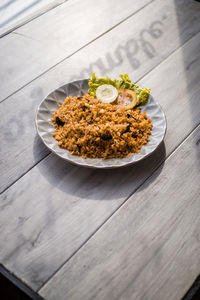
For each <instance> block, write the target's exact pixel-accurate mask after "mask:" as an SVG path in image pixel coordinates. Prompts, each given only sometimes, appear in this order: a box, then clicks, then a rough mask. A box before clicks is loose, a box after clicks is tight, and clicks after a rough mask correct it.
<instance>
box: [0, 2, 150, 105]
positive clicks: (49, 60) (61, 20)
mask: <svg viewBox="0 0 200 300" xmlns="http://www.w3.org/2000/svg"><path fill="white" fill-rule="evenodd" d="M150 1H151V0H140V1H139V0H136V1H134V2H133V1H131V0H124V1H123V2H122V1H120V0H112V1H107V0H101V1H99V2H98V5H96V3H95V2H94V1H92V0H85V1H80V0H73V1H67V2H66V3H63V4H62V5H60V6H58V7H56V8H54V9H52V10H50V11H49V12H47V13H46V14H44V15H42V16H40V17H38V18H36V19H34V20H33V21H31V22H30V23H28V24H26V25H24V26H22V27H21V28H19V29H17V30H16V31H14V32H13V33H11V34H9V35H7V36H5V37H4V38H3V39H1V40H0V49H1V51H0V61H1V68H0V78H1V91H0V100H3V99H4V98H6V97H8V96H9V95H11V94H12V93H13V92H15V91H16V90H18V89H19V88H21V87H23V86H24V85H25V84H27V83H28V82H30V81H31V80H33V79H34V78H36V77H37V76H39V75H41V73H43V72H45V71H46V70H48V69H49V68H50V67H52V66H53V65H55V64H57V63H58V62H60V61H61V60H62V59H64V58H65V57H67V56H69V55H71V54H72V53H73V52H75V51H77V50H78V49H79V48H81V47H83V46H84V45H86V44H87V43H89V42H90V41H91V40H93V39H95V38H97V37H98V36H99V35H101V34H103V33H104V32H105V31H107V30H109V29H110V28H111V27H113V26H115V25H116V24H117V23H119V22H121V21H122V20H123V19H125V18H127V17H128V16H130V15H131V14H133V13H134V12H136V11H137V10H138V9H140V8H141V7H143V6H144V5H145V4H147V3H148V2H150ZM111 11H112V16H111V15H110V12H111ZM102 20H103V22H102Z"/></svg>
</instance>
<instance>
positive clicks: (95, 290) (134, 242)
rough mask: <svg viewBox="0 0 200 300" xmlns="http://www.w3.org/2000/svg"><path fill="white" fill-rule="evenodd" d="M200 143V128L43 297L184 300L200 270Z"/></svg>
mask: <svg viewBox="0 0 200 300" xmlns="http://www.w3.org/2000/svg"><path fill="white" fill-rule="evenodd" d="M199 142H200V126H199V127H198V128H197V129H196V130H195V131H194V132H193V133H192V135H191V136H190V137H189V138H188V139H187V140H186V141H185V142H184V143H183V144H182V145H181V146H180V147H179V148H178V150H177V151H176V152H175V153H173V155H172V156H170V157H169V159H167V161H166V162H165V165H164V167H163V169H162V170H161V169H158V170H157V171H156V173H155V174H154V175H153V176H152V177H150V178H149V180H148V181H147V182H146V183H145V184H144V185H143V186H142V187H141V188H140V189H139V190H138V191H137V192H136V193H135V194H134V195H133V196H132V197H131V198H130V199H129V200H128V201H127V202H126V203H125V205H124V206H123V207H122V208H121V209H120V210H119V211H118V212H117V213H116V214H115V215H114V216H113V217H112V218H110V220H109V221H108V222H107V223H106V224H104V226H103V228H101V229H100V230H99V232H97V233H96V235H95V236H94V237H93V238H91V239H90V240H89V241H88V243H87V244H86V245H84V247H83V248H82V249H81V250H80V251H79V252H78V253H77V254H76V255H75V256H74V257H73V258H72V259H71V260H70V261H69V262H68V263H66V264H65V265H64V266H63V267H62V268H61V270H59V272H58V273H57V274H56V275H55V276H54V277H53V278H52V279H51V280H50V281H49V282H48V283H47V285H46V286H45V287H43V288H42V289H41V290H40V294H41V295H42V296H43V297H45V299H61V300H62V299H138V300H140V299H141V300H143V299H148V300H150V299H154V300H160V299H162V300H165V299H166V300H168V299H170V300H180V299H182V297H183V296H184V294H185V293H186V291H187V290H188V289H189V287H190V286H191V284H192V283H193V281H194V280H195V278H196V277H197V276H198V274H199V265H200V218H199V215H200V205H199V204H200V198H199V195H200V186H199V182H200V172H199V164H198V163H197V162H199V159H200V151H199V146H200V143H199ZM177 162H180V164H179V165H178V167H177ZM181 162H182V163H181ZM183 162H184V163H183ZM174 166H176V167H174ZM183 174H184V176H183Z"/></svg>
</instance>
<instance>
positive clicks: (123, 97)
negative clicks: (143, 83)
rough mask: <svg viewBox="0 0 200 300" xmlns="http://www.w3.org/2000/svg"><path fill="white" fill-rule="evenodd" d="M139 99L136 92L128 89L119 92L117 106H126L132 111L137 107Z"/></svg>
mask: <svg viewBox="0 0 200 300" xmlns="http://www.w3.org/2000/svg"><path fill="white" fill-rule="evenodd" d="M137 102H138V97H137V95H136V93H135V92H133V91H131V90H127V89H120V90H119V91H118V97H117V104H118V105H121V106H124V108H126V109H131V108H133V107H135V106H136V105H137Z"/></svg>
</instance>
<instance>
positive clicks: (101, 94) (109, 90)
mask: <svg viewBox="0 0 200 300" xmlns="http://www.w3.org/2000/svg"><path fill="white" fill-rule="evenodd" d="M96 95H97V98H98V99H99V100H101V101H102V102H104V103H113V102H114V101H115V100H116V98H117V96H118V91H117V89H116V88H115V87H114V86H113V85H110V84H103V85H100V86H99V87H98V89H97V90H96Z"/></svg>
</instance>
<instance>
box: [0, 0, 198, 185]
mask: <svg viewBox="0 0 200 300" xmlns="http://www.w3.org/2000/svg"><path fill="white" fill-rule="evenodd" d="M179 4H182V5H181V7H179V6H178V7H177V10H179V12H182V13H179V14H180V17H179V18H177V15H176V9H175V7H174V3H173V1H168V2H167V4H166V3H165V2H161V1H157V2H155V5H154V2H153V3H152V4H150V5H148V6H147V7H145V8H144V9H142V10H141V11H140V12H138V13H137V14H136V15H134V16H133V17H132V18H130V19H129V20H127V21H126V22H124V23H123V24H121V25H120V26H118V27H116V28H114V29H113V30H112V31H110V32H108V33H107V34H105V35H104V36H103V37H101V38H99V39H98V40H96V41H95V42H93V43H92V44H90V45H89V46H87V47H86V48H85V49H82V50H81V51H80V52H79V53H76V54H75V55H73V56H72V57H71V58H70V59H67V60H66V61H64V62H62V64H60V65H58V66H56V67H55V68H53V69H52V70H50V71H49V72H47V73H46V74H44V75H43V76H42V77H40V78H38V79H37V80H34V81H33V82H32V83H30V84H29V85H27V86H26V87H25V88H23V89H22V90H20V91H19V92H17V93H15V94H14V95H13V96H12V97H9V98H8V99H7V100H6V101H4V102H3V103H1V104H0V109H1V110H2V111H4V114H3V115H2V117H1V119H0V127H1V131H0V135H1V147H0V154H1V155H0V156H1V157H2V161H1V168H0V172H1V178H2V180H1V183H0V191H3V190H4V189H5V188H7V187H8V186H9V185H10V184H12V183H13V182H14V181H15V180H17V179H18V178H19V177H20V176H21V175H22V174H24V173H25V172H26V171H27V170H29V169H30V168H32V167H33V165H34V164H35V163H37V162H38V161H40V160H41V159H42V158H43V157H44V156H45V155H47V153H49V152H48V150H47V149H46V148H45V147H44V146H43V145H42V143H41V142H40V141H39V139H38V138H37V135H36V130H35V126H34V117H35V111H36V108H37V106H38V105H39V103H40V101H41V100H42V99H43V97H45V96H46V95H48V94H49V93H50V92H51V91H52V90H54V89H56V88H58V87H59V86H61V85H63V84H65V83H66V82H69V81H71V80H73V79H78V78H87V77H88V76H90V74H91V72H92V71H96V72H97V73H98V74H102V75H103V74H107V75H110V76H113V77H116V75H118V74H120V73H129V74H130V76H131V78H132V79H133V80H134V81H135V80H138V79H139V78H140V77H142V76H144V74H145V73H147V72H149V71H150V70H151V69H152V68H154V67H155V66H156V65H157V64H159V63H160V62H162V60H163V59H164V58H166V57H167V56H168V55H170V53H172V52H173V51H174V50H175V49H176V48H177V47H179V46H180V45H182V44H183V43H184V42H185V41H186V40H187V39H188V38H190V37H191V36H192V35H193V34H195V33H196V31H197V30H199V29H200V24H199V22H198V21H197V18H196V17H195V16H196V9H197V7H196V4H197V3H190V2H188V1H185V0H184V1H180V3H179ZM147 16H148V19H147ZM163 17H164V19H163V20H162V18H163ZM159 22H161V24H160V23H159ZM185 24H187V26H185ZM179 26H180V27H179ZM172 34H173V38H172ZM145 41H146V42H145ZM196 43H197V40H196ZM134 45H135V46H134ZM127 49H128V50H127ZM184 49H185V48H184ZM188 51H190V50H188ZM195 51H196V50H195V48H193V47H192V49H191V53H192V54H191V55H190V54H189V55H187V56H186V57H185V59H186V60H187V64H190V63H192V62H193V60H194V59H193V57H192V55H194V56H195V59H198V52H197V51H196V52H195ZM193 52H194V53H193ZM134 53H135V54H134ZM179 65H181V71H180V72H182V75H181V76H182V79H183V80H184V81H185V84H186V85H187V82H186V81H188V82H191V84H194V88H193V93H197V92H198V91H197V88H198V85H197V78H199V77H198V76H199V71H198V68H197V64H195V63H193V64H192V65H191V68H190V69H189V70H186V71H187V72H186V73H187V74H188V78H185V73H184V72H185V70H184V68H185V66H184V61H183V62H182V58H181V57H180V58H179ZM175 66H176V61H173V65H172V68H175ZM166 68H167V67H166ZM163 72H165V70H163ZM167 72H168V69H167ZM170 72H171V71H170ZM173 74H174V72H173V73H172V75H173ZM175 74H176V73H175ZM190 74H191V75H190ZM161 76H164V77H166V78H168V76H167V74H165V73H164V74H163V73H162V74H161ZM173 76H175V75H173ZM186 76H187V75H186ZM189 77H191V78H194V79H195V78H196V79H195V80H194V83H193V81H192V80H190V78H189ZM148 78H149V77H148ZM161 78H162V77H161ZM161 78H158V77H157V74H156V73H154V79H153V81H151V82H150V81H148V82H145V80H143V81H142V84H143V85H144V86H145V85H147V86H149V87H151V86H152V87H153V89H152V94H153V95H154V94H155V92H156V89H155V88H154V86H155V87H156V85H157V80H159V84H161V86H162V84H165V82H166V84H168V81H167V80H161ZM170 85H171V86H170V91H171V87H172V86H173V87H175V82H174V81H172V82H170ZM186 85H183V87H181V86H180V85H179V88H178V91H177V92H178V95H176V96H178V97H179V96H181V97H182V93H181V90H182V88H183V89H184V91H186V95H185V94H184V95H183V96H185V97H186V99H187V97H190V92H188V91H187V87H186ZM176 86H177V84H176ZM184 86H185V88H184ZM173 90H174V88H173V89H172V91H171V92H172V93H173ZM165 91H166V90H165ZM155 95H156V94H155ZM158 96H159V97H158V99H157V100H158V101H160V99H161V98H162V99H164V98H163V97H165V99H166V100H163V102H161V103H163V105H164V108H165V106H166V105H167V103H169V101H168V98H166V94H165V95H162V90H160V94H159V95H158ZM160 96H161V97H160ZM187 105H188V104H186V106H187ZM192 105H193V106H194V105H196V100H195V98H193V99H192V101H191V106H192ZM194 113H195V114H198V111H196V110H195V111H194ZM184 114H188V117H186V116H185V117H184V120H185V119H186V120H189V119H190V112H189V111H187V110H186V111H185V112H184ZM196 122H197V119H196V118H194V119H192V120H191V123H195V124H196ZM187 124H188V123H186V125H187ZM183 126H184V122H183ZM180 128H181V127H180ZM180 130H181V129H180ZM186 132H188V127H186ZM19 134H20V136H21V138H20V139H19V138H17V137H18V135H19ZM180 140H181V138H180Z"/></svg>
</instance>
